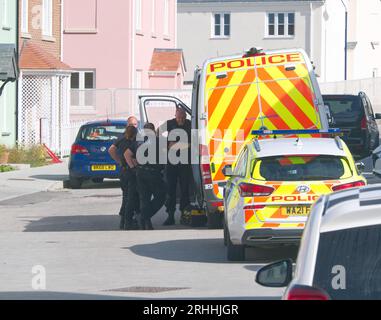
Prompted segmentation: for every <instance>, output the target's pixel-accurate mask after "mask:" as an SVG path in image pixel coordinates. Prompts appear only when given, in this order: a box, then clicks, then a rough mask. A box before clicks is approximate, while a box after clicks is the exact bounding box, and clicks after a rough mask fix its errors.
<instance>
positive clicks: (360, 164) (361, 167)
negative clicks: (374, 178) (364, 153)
mask: <svg viewBox="0 0 381 320" xmlns="http://www.w3.org/2000/svg"><path fill="white" fill-rule="evenodd" d="M356 168H357V171H358V172H359V173H360V174H362V173H363V172H364V171H365V164H364V162H357V163H356Z"/></svg>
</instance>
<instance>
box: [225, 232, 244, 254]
mask: <svg viewBox="0 0 381 320" xmlns="http://www.w3.org/2000/svg"><path fill="white" fill-rule="evenodd" d="M227 237H228V238H227V258H228V260H229V261H245V246H243V245H235V244H233V243H232V242H231V240H230V235H229V232H227Z"/></svg>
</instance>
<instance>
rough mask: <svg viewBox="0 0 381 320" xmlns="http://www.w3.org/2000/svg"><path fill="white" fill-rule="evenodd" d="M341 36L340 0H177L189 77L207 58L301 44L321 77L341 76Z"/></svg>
mask: <svg viewBox="0 0 381 320" xmlns="http://www.w3.org/2000/svg"><path fill="white" fill-rule="evenodd" d="M343 35H344V7H343V6H342V4H341V2H340V0H327V1H322V0H310V1H305V0H283V1H281V0H278V1H274V0H178V47H179V48H183V50H184V55H185V59H186V60H187V65H188V67H189V68H188V72H187V74H186V76H185V81H191V80H192V79H193V70H194V67H195V66H197V65H199V66H201V65H202V63H203V62H204V61H205V59H208V58H211V57H217V56H223V55H230V54H236V53H241V52H244V50H246V49H249V48H250V47H254V46H255V47H261V48H263V49H283V48H303V49H305V50H306V52H307V54H308V55H309V57H310V58H311V60H312V61H313V62H314V65H315V66H316V73H317V75H318V76H320V77H324V79H325V80H332V81H335V80H342V78H341V77H342V75H343V74H344V64H343V63H342V61H343V57H344V37H343ZM340 39H342V41H341V40H340ZM328 50H329V52H327V51H328ZM328 55H329V59H327V56H328ZM331 61H332V62H331ZM335 77H336V78H335Z"/></svg>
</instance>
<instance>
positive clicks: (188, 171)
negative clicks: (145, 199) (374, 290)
mask: <svg viewBox="0 0 381 320" xmlns="http://www.w3.org/2000/svg"><path fill="white" fill-rule="evenodd" d="M191 177H192V168H191V166H190V165H188V164H178V165H171V164H169V165H167V184H168V194H167V202H166V207H167V212H168V214H169V215H174V214H175V212H176V199H177V198H176V191H177V181H179V182H180V191H181V195H180V210H181V211H183V210H184V209H185V208H186V207H188V206H189V204H190V200H189V186H190V183H191Z"/></svg>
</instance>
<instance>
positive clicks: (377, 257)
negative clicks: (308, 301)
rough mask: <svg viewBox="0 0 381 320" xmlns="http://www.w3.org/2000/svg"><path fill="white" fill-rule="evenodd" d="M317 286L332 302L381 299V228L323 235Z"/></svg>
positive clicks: (318, 259) (318, 257) (319, 251)
mask: <svg viewBox="0 0 381 320" xmlns="http://www.w3.org/2000/svg"><path fill="white" fill-rule="evenodd" d="M359 214H361V213H359ZM313 285H314V286H315V287H318V288H321V289H324V290H325V291H327V293H328V294H329V295H330V297H331V298H332V299H338V300H352V299H356V300H363V299H369V300H371V299H377V300H378V299H381V225H376V226H367V227H359V228H353V229H346V230H339V231H332V232H328V233H322V234H321V235H320V242H319V248H318V253H317V260H316V266H315V273H314V280H313Z"/></svg>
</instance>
